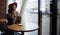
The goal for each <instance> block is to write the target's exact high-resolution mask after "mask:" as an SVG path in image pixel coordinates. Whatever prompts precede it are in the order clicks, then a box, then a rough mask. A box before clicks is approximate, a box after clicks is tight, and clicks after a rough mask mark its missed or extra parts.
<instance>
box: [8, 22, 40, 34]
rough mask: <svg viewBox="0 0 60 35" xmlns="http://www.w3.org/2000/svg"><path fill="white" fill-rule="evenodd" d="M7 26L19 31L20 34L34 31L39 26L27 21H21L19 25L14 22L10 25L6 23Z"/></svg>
mask: <svg viewBox="0 0 60 35" xmlns="http://www.w3.org/2000/svg"><path fill="white" fill-rule="evenodd" d="M21 23H22V22H21ZM7 28H8V29H9V30H11V31H15V32H21V33H22V34H21V35H24V32H31V31H35V30H38V28H39V27H38V25H36V24H34V23H30V22H29V23H22V26H19V24H17V23H14V24H12V25H8V26H7Z"/></svg>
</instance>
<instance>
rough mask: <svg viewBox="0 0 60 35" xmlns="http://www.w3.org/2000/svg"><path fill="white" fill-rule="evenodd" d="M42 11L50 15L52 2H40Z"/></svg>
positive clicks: (43, 0) (42, 0) (48, 0)
mask: <svg viewBox="0 0 60 35" xmlns="http://www.w3.org/2000/svg"><path fill="white" fill-rule="evenodd" d="M40 1H41V2H40V11H42V13H50V0H40Z"/></svg>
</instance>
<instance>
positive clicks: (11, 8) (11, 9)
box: [8, 2, 17, 14]
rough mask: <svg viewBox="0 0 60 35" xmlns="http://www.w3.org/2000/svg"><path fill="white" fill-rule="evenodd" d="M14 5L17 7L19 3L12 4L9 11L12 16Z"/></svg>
mask: <svg viewBox="0 0 60 35" xmlns="http://www.w3.org/2000/svg"><path fill="white" fill-rule="evenodd" d="M13 5H15V6H16V7H17V3H16V2H14V3H12V4H9V6H8V7H9V9H8V13H10V14H12V11H13Z"/></svg>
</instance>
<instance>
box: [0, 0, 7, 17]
mask: <svg viewBox="0 0 60 35" xmlns="http://www.w3.org/2000/svg"><path fill="white" fill-rule="evenodd" d="M5 14H6V0H0V18H5Z"/></svg>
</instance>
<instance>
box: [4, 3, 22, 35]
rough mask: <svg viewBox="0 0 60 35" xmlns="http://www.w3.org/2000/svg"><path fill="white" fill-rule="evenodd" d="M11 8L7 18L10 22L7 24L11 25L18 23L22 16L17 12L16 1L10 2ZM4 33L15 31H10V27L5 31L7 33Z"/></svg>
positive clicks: (11, 33) (8, 34)
mask: <svg viewBox="0 0 60 35" xmlns="http://www.w3.org/2000/svg"><path fill="white" fill-rule="evenodd" d="M8 7H9V9H8V14H7V15H6V18H7V20H8V23H7V25H11V24H13V23H16V22H20V20H21V17H20V16H19V17H18V16H17V13H16V8H17V3H16V2H14V3H12V4H9V6H8ZM4 35H14V32H13V31H9V30H8V29H7V30H6V31H5V34H4Z"/></svg>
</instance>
